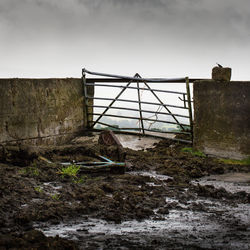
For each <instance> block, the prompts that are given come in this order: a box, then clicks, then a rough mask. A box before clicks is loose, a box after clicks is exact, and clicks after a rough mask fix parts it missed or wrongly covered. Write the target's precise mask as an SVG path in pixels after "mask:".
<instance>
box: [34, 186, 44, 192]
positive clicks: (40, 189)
mask: <svg viewBox="0 0 250 250" xmlns="http://www.w3.org/2000/svg"><path fill="white" fill-rule="evenodd" d="M34 189H35V191H36V192H38V193H42V192H43V188H42V187H40V186H37V187H34Z"/></svg>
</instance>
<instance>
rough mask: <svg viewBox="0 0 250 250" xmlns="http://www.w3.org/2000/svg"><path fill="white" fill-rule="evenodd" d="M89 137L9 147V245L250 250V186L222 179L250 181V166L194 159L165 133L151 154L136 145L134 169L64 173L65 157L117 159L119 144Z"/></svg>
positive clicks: (2, 227)
mask: <svg viewBox="0 0 250 250" xmlns="http://www.w3.org/2000/svg"><path fill="white" fill-rule="evenodd" d="M86 138H87V139H86ZM86 138H85V139H80V138H76V139H75V140H74V141H73V142H72V143H71V144H70V143H69V144H67V145H64V146H57V147H40V148H32V147H26V148H25V147H18V146H16V147H13V146H11V147H4V148H3V149H2V151H1V152H2V153H1V162H2V163H0V175H1V185H0V249H10V248H12V249H15V248H16V249H28V248H31V247H32V248H33V249H64V248H65V249H77V248H80V249H235V248H236V247H237V248H239V249H248V247H249V244H250V241H249V238H250V237H249V236H250V214H249V213H250V212H249V211H250V209H249V208H250V207H249V202H250V194H249V192H248V189H247V188H246V189H244V188H243V189H235V190H234V191H233V192H230V190H228V189H226V186H225V185H224V186H223V185H217V186H216V183H217V184H218V182H222V183H225V182H226V181H227V183H229V182H230V183H233V184H232V185H234V184H235V185H236V186H240V185H241V187H243V186H242V183H244V185H246V186H247V185H248V181H245V182H242V181H241V180H242V178H240V177H242V176H243V177H245V176H249V172H250V171H249V166H237V165H233V166H232V165H226V164H222V163H220V162H219V161H217V160H216V159H213V158H209V157H198V156H193V155H192V154H190V153H184V152H182V151H181V149H182V148H183V147H185V146H186V145H184V144H179V143H174V142H173V141H171V140H163V141H160V142H159V143H157V144H155V145H154V146H153V148H151V149H148V150H146V151H145V150H141V151H134V150H131V149H126V162H127V163H129V164H128V165H127V166H128V167H127V169H126V173H125V174H120V173H112V172H110V171H106V172H100V173H98V172H96V173H86V172H81V171H79V173H78V174H77V176H69V175H62V174H61V169H62V165H61V163H62V162H74V161H95V160H96V158H95V157H96V155H97V154H101V155H104V156H106V157H109V158H110V159H112V160H116V159H115V158H116V154H117V151H116V149H115V148H114V147H103V146H101V145H98V143H97V140H96V139H93V138H94V137H86ZM95 138H96V137H95ZM86 142H87V143H86ZM232 173H233V174H234V177H235V176H237V179H235V178H234V179H232V178H231V179H230V178H229V176H230V174H232ZM218 175H219V176H220V177H221V179H220V180H219V179H218V178H219V177H218ZM207 176H209V177H210V179H209V177H207ZM215 176H217V177H215ZM223 176H224V177H223ZM225 176H226V177H225ZM231 177H232V176H231ZM200 178H203V179H200ZM205 178H207V179H205ZM223 178H224V179H223ZM243 179H244V178H243ZM209 180H210V181H213V182H214V183H211V182H209ZM57 235H59V237H58V236H57Z"/></svg>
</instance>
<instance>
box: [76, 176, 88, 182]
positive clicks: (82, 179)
mask: <svg viewBox="0 0 250 250" xmlns="http://www.w3.org/2000/svg"><path fill="white" fill-rule="evenodd" d="M87 178H88V177H87V176H86V175H82V176H81V177H79V178H74V179H73V182H74V183H75V184H83V183H84V182H85V181H86V179H87Z"/></svg>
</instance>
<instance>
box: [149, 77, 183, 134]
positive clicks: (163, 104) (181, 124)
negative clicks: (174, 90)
mask: <svg viewBox="0 0 250 250" xmlns="http://www.w3.org/2000/svg"><path fill="white" fill-rule="evenodd" d="M144 83H145V85H146V86H147V87H148V88H149V89H150V90H151V92H152V94H153V95H154V96H155V97H156V99H157V100H158V101H159V102H160V103H161V104H162V105H163V106H164V108H165V109H166V110H167V111H168V112H169V113H171V111H170V110H169V109H168V107H166V106H165V105H164V103H163V102H162V101H161V99H160V98H159V97H158V95H156V94H155V92H154V91H153V90H152V89H151V88H150V86H149V85H148V84H147V83H146V82H144ZM172 117H173V118H174V120H175V121H176V122H177V123H178V125H179V126H180V127H181V128H182V129H183V130H185V129H184V127H183V126H182V124H181V123H179V121H178V120H177V119H176V118H175V116H174V115H172Z"/></svg>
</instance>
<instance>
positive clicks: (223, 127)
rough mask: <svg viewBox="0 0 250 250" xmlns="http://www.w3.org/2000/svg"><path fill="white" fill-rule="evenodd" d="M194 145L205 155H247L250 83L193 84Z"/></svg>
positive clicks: (207, 82)
mask: <svg viewBox="0 0 250 250" xmlns="http://www.w3.org/2000/svg"><path fill="white" fill-rule="evenodd" d="M194 110H195V111H194V116H195V120H194V146H195V147H196V148H197V149H198V150H201V151H203V152H205V153H207V154H211V155H215V156H219V157H226V158H235V159H243V158H246V157H247V156H250V82H218V81H213V80H211V81H197V82H195V83H194Z"/></svg>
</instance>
